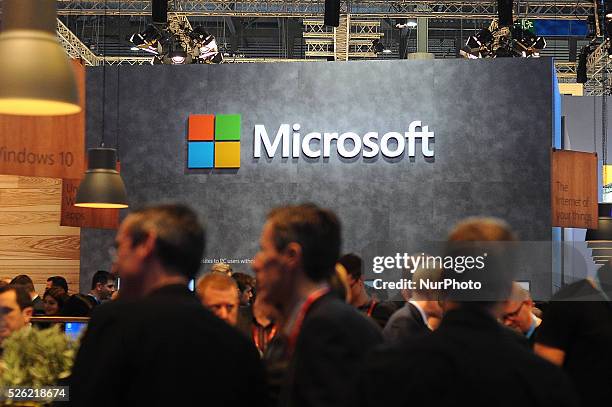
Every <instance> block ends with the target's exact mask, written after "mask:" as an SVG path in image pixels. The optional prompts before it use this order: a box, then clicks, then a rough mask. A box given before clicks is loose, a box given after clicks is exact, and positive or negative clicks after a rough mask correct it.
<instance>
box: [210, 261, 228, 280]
mask: <svg viewBox="0 0 612 407" xmlns="http://www.w3.org/2000/svg"><path fill="white" fill-rule="evenodd" d="M232 271H233V270H232V266H230V265H229V264H227V263H215V264H213V265H212V266H210V272H211V273H222V274H227V276H228V277H231V276H232Z"/></svg>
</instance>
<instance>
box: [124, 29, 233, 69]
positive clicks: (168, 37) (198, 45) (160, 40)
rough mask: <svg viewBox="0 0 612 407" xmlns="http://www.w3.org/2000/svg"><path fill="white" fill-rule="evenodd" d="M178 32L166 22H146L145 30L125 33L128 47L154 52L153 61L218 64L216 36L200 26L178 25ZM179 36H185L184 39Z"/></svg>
mask: <svg viewBox="0 0 612 407" xmlns="http://www.w3.org/2000/svg"><path fill="white" fill-rule="evenodd" d="M181 29H182V30H183V32H182V33H176V32H171V31H170V29H169V27H168V24H150V25H149V26H148V27H147V28H146V30H145V31H143V32H141V33H135V34H132V35H131V36H130V37H129V40H130V42H131V43H132V50H136V51H138V50H140V51H145V52H148V53H150V54H153V55H155V59H154V61H153V62H154V63H155V64H172V65H184V64H219V63H221V62H223V54H222V53H221V52H219V47H218V45H217V40H216V39H215V37H214V36H213V35H212V34H209V33H208V32H207V31H206V30H205V29H204V28H203V27H201V26H196V27H194V28H193V29H192V30H188V29H187V28H185V27H183V26H181ZM182 34H184V35H182ZM181 38H183V39H185V38H186V39H188V40H187V43H186V41H185V40H182V39H181Z"/></svg>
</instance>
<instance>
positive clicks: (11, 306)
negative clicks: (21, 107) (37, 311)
mask: <svg viewBox="0 0 612 407" xmlns="http://www.w3.org/2000/svg"><path fill="white" fill-rule="evenodd" d="M30 318H32V298H31V297H30V294H28V292H27V291H26V290H25V289H24V288H23V286H20V285H11V284H9V285H5V286H2V287H0V343H2V341H4V339H6V338H7V337H9V336H10V335H11V334H12V333H13V332H15V331H18V330H19V329H21V328H23V327H25V326H27V325H28V324H29V323H30Z"/></svg>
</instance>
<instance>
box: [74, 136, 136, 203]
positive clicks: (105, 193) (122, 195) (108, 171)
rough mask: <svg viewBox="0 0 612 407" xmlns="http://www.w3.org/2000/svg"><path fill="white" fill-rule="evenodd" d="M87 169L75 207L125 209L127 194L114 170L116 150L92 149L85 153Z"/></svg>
mask: <svg viewBox="0 0 612 407" xmlns="http://www.w3.org/2000/svg"><path fill="white" fill-rule="evenodd" d="M87 158H88V169H87V171H85V178H84V179H83V181H81V184H80V185H79V190H78V192H77V196H76V203H75V206H80V207H85V208H127V207H128V201H127V193H126V192H125V185H124V184H123V180H122V179H121V175H119V172H117V170H116V166H117V150H115V149H114V148H92V149H90V150H89V151H88V152H87Z"/></svg>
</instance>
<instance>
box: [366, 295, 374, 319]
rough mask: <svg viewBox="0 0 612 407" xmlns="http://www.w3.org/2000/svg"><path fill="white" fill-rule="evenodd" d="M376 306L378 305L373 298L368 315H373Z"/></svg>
mask: <svg viewBox="0 0 612 407" xmlns="http://www.w3.org/2000/svg"><path fill="white" fill-rule="evenodd" d="M374 307H376V300H374V299H372V302H371V303H370V306H369V307H368V312H367V314H368V316H369V317H371V316H372V312H374Z"/></svg>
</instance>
